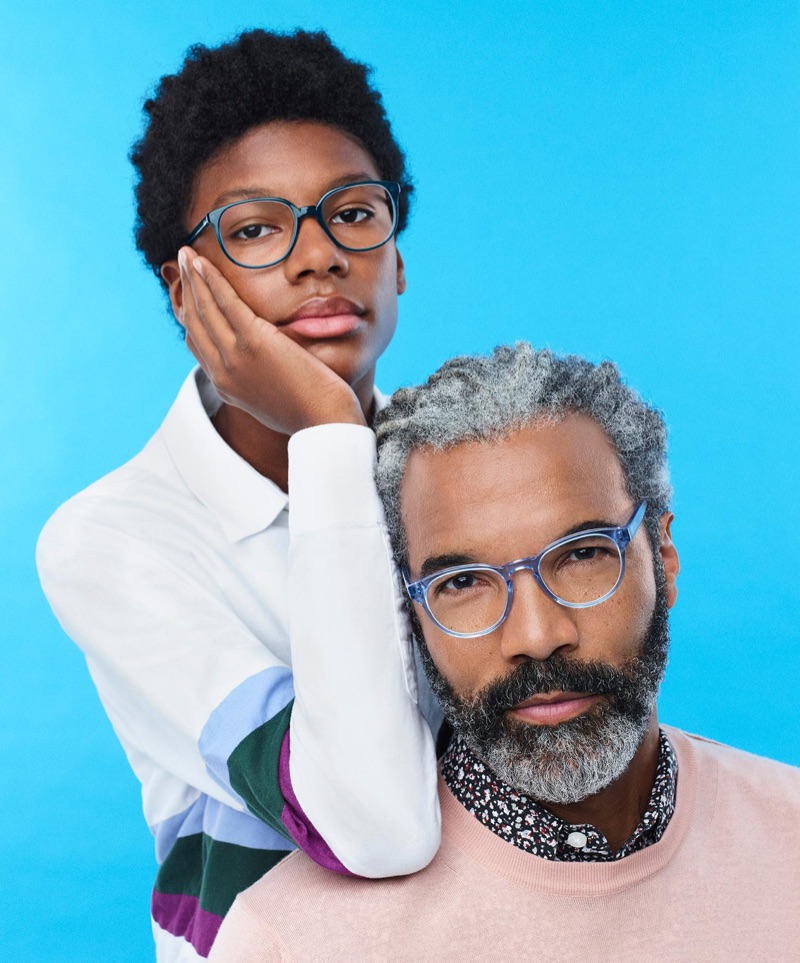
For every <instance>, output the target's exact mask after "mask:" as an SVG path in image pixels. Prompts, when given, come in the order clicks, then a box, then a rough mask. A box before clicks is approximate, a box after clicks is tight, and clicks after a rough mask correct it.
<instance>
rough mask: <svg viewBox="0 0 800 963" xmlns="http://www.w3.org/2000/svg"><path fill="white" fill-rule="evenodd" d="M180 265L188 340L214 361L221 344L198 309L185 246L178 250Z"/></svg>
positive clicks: (204, 355)
mask: <svg viewBox="0 0 800 963" xmlns="http://www.w3.org/2000/svg"><path fill="white" fill-rule="evenodd" d="M178 267H179V270H180V272H181V284H182V285H183V292H184V293H183V304H184V310H183V318H182V323H183V326H184V328H185V329H186V336H187V341H188V339H189V337H191V339H192V341H193V343H194V344H195V345H196V346H197V348H198V350H199V351H200V354H201V355H202V356H203V358H204V359H205V360H206V362H208V363H213V362H215V361H217V360H218V359H219V357H220V354H221V350H220V345H219V343H218V338H215V337H214V335H213V333H212V331H211V330H209V328H210V326H209V324H208V323H207V321H206V318H205V317H204V315H203V313H202V312H201V311H200V310H199V309H198V304H197V290H196V287H195V284H194V283H193V282H194V277H193V274H194V272H193V271H191V269H190V268H189V263H188V260H187V257H186V253H185V249H183V248H182V249H181V250H180V251H179V252H178ZM192 353H194V352H192ZM198 360H199V358H198Z"/></svg>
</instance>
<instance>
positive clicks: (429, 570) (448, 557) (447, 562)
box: [419, 518, 620, 578]
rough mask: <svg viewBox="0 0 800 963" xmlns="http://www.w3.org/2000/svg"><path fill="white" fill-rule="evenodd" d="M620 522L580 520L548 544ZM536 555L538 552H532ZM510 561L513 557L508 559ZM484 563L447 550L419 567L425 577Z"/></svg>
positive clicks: (617, 524)
mask: <svg viewBox="0 0 800 963" xmlns="http://www.w3.org/2000/svg"><path fill="white" fill-rule="evenodd" d="M619 527H620V525H619V523H618V522H610V521H608V520H607V519H603V518H587V519H586V520H585V521H582V522H578V524H577V525H573V526H572V528H568V529H567V530H566V531H564V532H562V534H561V535H558V536H557V537H556V538H554V539H552V541H550V542H548V543H547V544H548V545H552V543H553V542H557V541H559V540H560V539H562V538H569V536H570V535H577V534H578V533H580V532H588V531H594V530H595V529H597V528H619ZM545 548H546V546H542V549H541V551H543V550H544V549H545ZM532 554H533V555H536V554H537V553H536V552H533V553H532ZM508 561H509V562H511V561H513V559H508ZM481 564H483V563H482V562H481V560H480V559H478V558H476V557H475V556H474V555H465V554H463V553H461V552H447V553H445V554H443V555H429V556H428V558H426V559H425V560H424V561H423V563H422V564H421V565H420V567H419V578H425V577H426V576H427V575H433V573H434V572H441V571H442V570H443V569H446V568H454V567H455V566H456V565H481Z"/></svg>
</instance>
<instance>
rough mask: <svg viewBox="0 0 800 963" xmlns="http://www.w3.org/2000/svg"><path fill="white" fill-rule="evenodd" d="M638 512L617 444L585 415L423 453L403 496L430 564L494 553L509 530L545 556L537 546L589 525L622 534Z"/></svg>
mask: <svg viewBox="0 0 800 963" xmlns="http://www.w3.org/2000/svg"><path fill="white" fill-rule="evenodd" d="M630 504H631V502H630V497H629V496H628V494H627V491H626V487H625V479H624V475H623V472H622V466H621V465H620V462H619V457H618V456H617V453H616V450H615V449H614V446H613V444H612V443H611V440H610V439H609V437H608V436H607V435H606V433H605V431H604V430H603V428H602V427H601V426H600V425H599V424H598V423H597V422H596V421H595V420H594V419H592V418H590V417H588V416H587V415H583V414H570V415H567V416H566V417H564V418H563V419H562V420H560V421H557V422H553V421H540V422H536V423H534V424H531V425H528V426H526V427H524V428H521V429H519V430H518V431H514V432H513V433H511V434H509V435H507V436H505V437H502V438H497V439H492V440H490V441H468V442H464V443H461V444H458V445H454V446H452V447H450V448H446V449H433V448H430V447H428V448H420V449H417V450H416V451H414V452H412V454H411V455H410V457H409V459H408V463H407V465H406V470H405V473H404V476H403V484H402V489H401V509H402V515H403V523H404V527H405V529H406V536H407V539H408V545H409V550H410V552H412V553H414V549H415V547H416V548H418V549H419V550H421V551H423V552H424V553H425V554H426V555H427V554H428V553H429V552H430V551H455V550H459V551H467V550H468V549H469V548H470V546H471V545H473V546H474V548H475V550H476V551H478V550H480V551H483V552H484V553H485V551H486V548H487V544H486V543H487V542H491V541H492V540H493V539H498V538H500V537H501V536H502V537H503V539H504V540H505V538H506V536H507V535H508V533H509V531H510V530H513V531H517V532H519V533H520V535H521V537H522V539H523V540H525V544H526V546H527V547H526V552H529V551H531V550H532V549H533V548H534V547H537V546H536V545H531V544H529V542H530V540H531V539H536V541H537V542H538V541H540V540H541V539H545V542H546V541H547V540H550V539H552V538H557V537H559V536H560V535H561V534H562V533H563V531H564V530H566V529H571V528H573V527H574V526H575V525H577V524H580V523H582V522H584V521H589V522H594V521H606V520H607V521H608V522H609V524H621V523H623V522H624V521H626V520H627V518H623V517H622V516H623V515H625V512H626V511H627V510H628V508H629V507H630ZM458 543H460V544H458ZM543 544H544V543H543ZM486 560H487V561H489V559H488V558H487V559H486ZM502 560H503V561H507V560H508V559H506V558H503V559H502Z"/></svg>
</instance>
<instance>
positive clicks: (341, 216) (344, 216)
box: [331, 207, 375, 224]
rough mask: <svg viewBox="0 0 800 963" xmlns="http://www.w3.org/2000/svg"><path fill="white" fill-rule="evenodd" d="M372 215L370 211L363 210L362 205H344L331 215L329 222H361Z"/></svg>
mask: <svg viewBox="0 0 800 963" xmlns="http://www.w3.org/2000/svg"><path fill="white" fill-rule="evenodd" d="M374 216H375V215H374V214H373V213H372V211H367V210H364V208H363V207H346V208H344V209H343V210H341V211H337V212H336V213H335V214H334V215H333V217H332V218H331V224H362V223H363V222H364V221H367V220H370V219H371V218H373V217H374Z"/></svg>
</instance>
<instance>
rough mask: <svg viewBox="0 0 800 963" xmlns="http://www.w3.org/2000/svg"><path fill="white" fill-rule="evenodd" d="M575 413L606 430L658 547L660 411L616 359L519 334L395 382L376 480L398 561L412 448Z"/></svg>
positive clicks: (382, 416)
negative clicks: (598, 358) (420, 378)
mask: <svg viewBox="0 0 800 963" xmlns="http://www.w3.org/2000/svg"><path fill="white" fill-rule="evenodd" d="M579 412H580V413H583V414H587V415H589V416H590V417H592V418H594V420H595V421H596V422H597V423H598V424H599V425H600V426H601V427H602V428H603V429H604V431H605V432H606V434H607V435H608V437H609V438H610V439H611V442H612V444H613V445H614V448H615V449H616V452H617V455H618V456H619V460H620V464H621V465H622V471H623V474H624V477H625V484H626V487H627V490H628V494H629V495H630V496H631V500H632V501H633V503H634V504H638V503H639V502H641V501H642V500H643V499H647V514H646V516H645V526H646V528H647V532H648V535H649V537H650V541H651V544H652V545H653V547H654V548H655V546H656V545H657V544H658V520H659V516H660V515H661V514H662V513H663V512H665V511H667V509H668V508H669V503H670V498H671V497H672V488H671V486H670V483H669V470H668V468H667V452H666V449H667V429H666V425H665V423H664V419H663V417H662V415H661V413H660V412H659V411H658V410H657V409H655V408H653V407H651V406H650V405H648V404H646V403H645V402H644V401H643V400H642V399H641V398H640V397H639V396H638V395H637V394H636V392H635V391H633V389H631V388H629V387H628V386H627V385H626V384H624V383H623V381H622V379H621V377H620V373H619V370H618V369H617V366H616V365H615V364H613V363H612V362H610V361H603V362H601V363H600V364H597V365H595V364H592V363H591V362H590V361H587V360H586V359H584V358H580V357H578V356H577V355H566V356H563V357H559V356H558V355H555V354H553V352H552V351H548V350H541V351H536V350H534V349H533V348H532V347H531V345H530V344H528V343H527V342H525V341H519V342H517V344H515V345H514V347H509V346H503V347H499V348H495V350H494V351H493V352H492V354H490V355H487V356H464V357H460V358H453V359H451V360H450V361H447V362H445V364H443V365H442V367H441V368H440V369H439V370H438V371H437V372H436V373H435V374H432V375H431V376H430V378H428V380H427V381H426V382H425V384H422V385H418V386H417V387H415V388H400V389H399V390H398V391H396V392H395V393H394V395H392V400H391V402H390V403H389V405H388V406H387V407H386V408H384V409H383V410H382V411H381V412H380V413H379V414H378V416H377V418H376V420H375V431H376V434H377V438H378V466H377V469H376V481H377V485H378V492H379V494H380V496H381V499H382V501H383V507H384V510H385V512H386V522H387V525H388V528H389V536H390V538H391V540H392V546H393V548H394V552H395V555H396V557H397V560H398V562H399V563H400V564H405V563H406V539H405V533H404V531H403V525H402V519H401V517H400V485H401V483H402V480H403V473H404V472H405V467H406V462H407V460H408V456H409V455H410V454H411V452H412V451H414V450H415V449H417V448H427V447H430V448H440V449H442V448H449V447H451V446H453V445H457V444H460V443H461V442H466V441H478V440H486V441H489V440H495V439H499V438H503V437H505V436H507V435H509V434H511V433H512V432H514V431H517V430H519V429H521V428H523V427H525V426H526V425H529V424H531V423H532V422H536V421H542V420H547V421H560V420H561V419H562V418H564V417H565V416H566V415H569V414H572V413H579Z"/></svg>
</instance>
